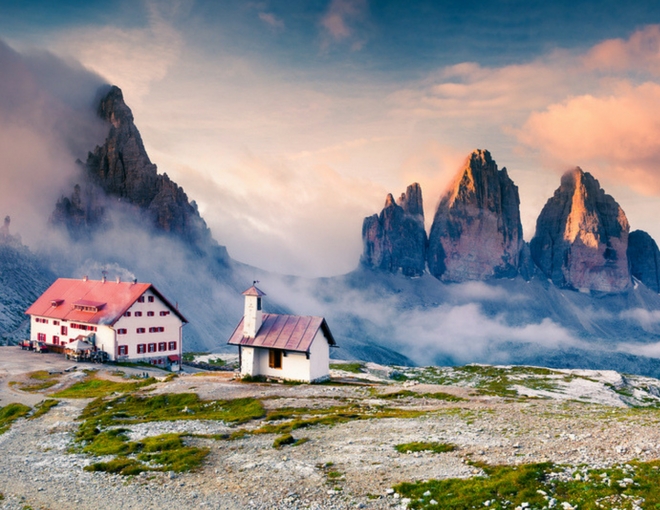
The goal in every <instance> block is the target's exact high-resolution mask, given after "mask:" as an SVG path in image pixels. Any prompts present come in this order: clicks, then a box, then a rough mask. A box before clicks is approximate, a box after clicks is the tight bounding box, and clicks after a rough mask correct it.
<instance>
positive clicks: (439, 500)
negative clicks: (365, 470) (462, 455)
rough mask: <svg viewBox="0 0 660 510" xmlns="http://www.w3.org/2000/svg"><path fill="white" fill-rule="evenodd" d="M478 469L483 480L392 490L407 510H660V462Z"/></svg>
mask: <svg viewBox="0 0 660 510" xmlns="http://www.w3.org/2000/svg"><path fill="white" fill-rule="evenodd" d="M476 465H477V466H478V467H480V468H481V469H482V470H483V471H484V473H485V476H477V477H474V478H468V479H448V480H429V481H425V482H416V483H402V484H399V485H397V486H395V487H394V489H395V490H396V491H397V492H398V493H399V494H401V495H402V496H403V497H407V498H410V499H411V503H410V505H409V508H413V509H417V508H433V509H452V510H464V509H465V510H467V509H472V508H485V507H488V508H492V509H496V510H502V509H505V508H506V509H512V508H515V507H520V506H521V505H522V504H523V503H527V506H528V507H529V508H563V507H564V505H563V504H564V503H568V504H570V505H571V507H573V508H579V509H584V510H596V509H614V508H619V509H624V508H625V509H632V508H640V507H641V508H649V509H652V508H660V461H658V460H656V461H652V462H635V461H633V462H630V463H628V464H625V465H620V466H615V467H612V468H609V469H587V468H586V467H581V468H574V467H571V466H557V465H554V464H551V463H539V464H527V465H521V466H488V465H485V464H476ZM432 501H434V502H435V503H434V504H432ZM633 503H634V505H633Z"/></svg>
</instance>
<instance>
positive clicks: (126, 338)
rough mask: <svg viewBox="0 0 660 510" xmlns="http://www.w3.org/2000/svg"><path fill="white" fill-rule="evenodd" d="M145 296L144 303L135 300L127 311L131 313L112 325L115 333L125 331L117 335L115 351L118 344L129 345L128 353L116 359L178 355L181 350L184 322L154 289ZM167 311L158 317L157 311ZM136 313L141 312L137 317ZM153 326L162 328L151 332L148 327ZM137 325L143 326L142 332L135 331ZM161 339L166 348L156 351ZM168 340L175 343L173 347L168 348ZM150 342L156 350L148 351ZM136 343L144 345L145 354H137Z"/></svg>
mask: <svg viewBox="0 0 660 510" xmlns="http://www.w3.org/2000/svg"><path fill="white" fill-rule="evenodd" d="M149 296H153V297H154V302H153V303H150V302H149ZM144 297H145V299H144V303H139V302H135V303H134V304H133V305H132V306H131V307H130V308H129V309H128V310H127V312H129V313H130V314H131V315H130V317H128V316H126V314H124V316H122V317H121V318H120V319H119V320H118V321H117V322H116V323H115V325H114V330H115V331H117V332H118V331H119V330H120V329H125V330H126V334H117V351H116V352H117V353H118V352H119V346H126V347H127V348H128V354H127V355H125V356H119V358H120V359H126V360H131V361H135V360H138V361H139V360H145V361H147V360H150V359H152V358H162V357H166V356H172V355H180V353H181V352H182V350H181V348H182V346H181V327H182V326H183V322H182V321H181V319H180V318H179V317H178V316H177V315H176V314H175V313H174V312H172V311H171V310H170V309H169V307H168V306H167V305H166V304H165V303H163V302H162V301H161V300H160V299H159V298H158V296H156V295H155V294H154V293H153V292H151V291H147V292H145V293H144ZM168 311H169V312H170V313H169V315H166V316H164V317H161V316H160V312H168ZM136 312H140V313H141V314H142V316H136V315H135V313H136ZM148 312H153V316H151V317H149V316H148V315H147V313H148ZM154 327H162V328H164V331H162V332H152V333H150V332H149V328H154ZM138 328H142V329H144V333H138V332H137V331H138ZM163 342H165V351H159V350H158V344H159V343H163ZM170 342H176V349H169V344H170ZM149 344H155V348H156V351H155V352H149ZM138 345H144V346H145V352H144V353H138Z"/></svg>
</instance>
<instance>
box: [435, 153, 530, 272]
mask: <svg viewBox="0 0 660 510" xmlns="http://www.w3.org/2000/svg"><path fill="white" fill-rule="evenodd" d="M522 243H523V236H522V224H521V222H520V199H519V197H518V187H517V186H516V185H515V184H513V181H512V180H511V179H510V178H509V176H508V174H507V171H506V168H503V169H502V170H498V169H497V164H496V163H495V161H494V160H493V159H492V158H491V155H490V153H489V152H488V151H487V150H475V151H473V152H472V153H471V154H470V156H469V157H468V158H467V160H466V162H465V165H464V166H463V168H462V169H461V170H460V171H459V172H458V174H457V176H456V178H455V179H454V181H453V182H452V184H451V185H450V186H449V188H448V189H447V190H446V191H445V193H444V194H443V195H442V197H441V199H440V204H439V205H438V209H437V211H436V213H435V217H434V219H433V225H432V227H431V233H430V235H429V248H428V265H429V271H430V272H431V274H433V275H434V276H435V277H436V278H439V279H441V280H443V281H450V282H462V281H467V280H484V279H487V278H491V277H503V276H514V275H516V274H517V272H518V263H519V257H520V251H521V248H522Z"/></svg>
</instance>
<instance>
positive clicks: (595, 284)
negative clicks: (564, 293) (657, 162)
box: [530, 168, 631, 292]
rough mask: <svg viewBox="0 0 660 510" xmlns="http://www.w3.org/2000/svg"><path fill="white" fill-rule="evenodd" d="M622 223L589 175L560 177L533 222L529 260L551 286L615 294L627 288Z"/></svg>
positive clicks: (609, 199)
mask: <svg viewBox="0 0 660 510" xmlns="http://www.w3.org/2000/svg"><path fill="white" fill-rule="evenodd" d="M629 228H630V227H629V225H628V220H627V219H626V215H625V213H624V212H623V210H622V209H621V207H619V204H617V203H616V201H615V200H614V199H613V198H612V197H611V196H610V195H607V194H605V192H604V191H603V189H602V188H601V187H600V184H599V183H598V181H597V180H596V179H594V178H593V177H592V176H591V174H589V173H585V172H583V171H582V169H580V168H575V169H574V170H571V171H569V172H566V173H565V174H564V175H563V177H562V178H561V185H560V186H559V188H558V189H557V190H556V191H555V193H554V196H553V197H552V198H550V199H549V200H548V202H547V203H546V204H545V207H544V208H543V210H542V211H541V214H540V216H539V218H538V220H537V222H536V234H535V235H534V238H533V239H532V240H531V242H530V249H531V252H532V258H533V259H534V262H535V263H536V265H537V266H538V267H539V268H540V269H541V271H542V272H543V273H544V274H545V276H547V277H548V278H549V279H551V280H552V281H553V282H554V283H555V284H556V285H558V286H561V287H568V288H574V289H579V290H595V291H601V292H618V291H622V290H625V289H627V288H628V287H629V286H630V284H631V279H630V272H629V269H628V257H627V254H626V251H627V248H628V231H629Z"/></svg>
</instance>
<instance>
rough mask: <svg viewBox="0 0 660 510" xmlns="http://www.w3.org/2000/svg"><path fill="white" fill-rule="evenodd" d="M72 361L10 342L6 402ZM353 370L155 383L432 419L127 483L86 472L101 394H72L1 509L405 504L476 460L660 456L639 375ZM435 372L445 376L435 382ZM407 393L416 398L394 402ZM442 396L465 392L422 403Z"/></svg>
mask: <svg viewBox="0 0 660 510" xmlns="http://www.w3.org/2000/svg"><path fill="white" fill-rule="evenodd" d="M70 367H71V363H70V362H65V361H64V360H63V359H62V358H59V357H57V356H56V355H48V354H47V355H36V354H32V353H26V352H22V351H20V350H19V349H18V348H15V347H6V348H0V407H2V406H6V405H7V404H8V403H10V402H23V403H26V404H28V405H30V406H33V405H35V403H36V401H37V400H40V399H43V398H45V397H46V395H45V394H44V393H43V392H42V393H27V392H23V391H20V390H18V389H17V385H16V384H14V385H9V382H11V381H21V380H22V379H21V378H22V377H23V378H24V377H25V376H24V373H25V372H30V371H33V370H37V369H43V368H46V369H47V370H51V371H58V370H63V369H64V368H70ZM79 368H83V367H79ZM84 368H92V366H91V365H90V366H88V367H84ZM95 368H98V367H95ZM347 368H348V366H347ZM114 370H116V367H103V368H101V371H100V372H99V374H100V376H101V377H108V378H117V376H116V375H112V371H114ZM122 370H123V371H129V372H130V369H124V368H122ZM353 370H354V371H355V372H356V373H351V372H348V371H341V370H333V375H334V377H335V380H336V381H339V382H344V383H346V382H352V383H353V384H336V385H299V386H294V385H283V384H278V383H242V382H239V381H234V380H231V379H230V378H231V374H226V373H221V374H219V375H218V374H209V375H199V374H197V375H193V374H182V375H181V376H179V377H178V378H175V379H173V380H171V381H169V382H160V383H158V384H156V385H154V386H150V387H148V388H146V389H145V390H144V391H145V392H146V393H147V394H153V393H173V392H174V393H178V392H189V391H193V392H196V393H198V394H199V395H200V397H201V398H203V399H221V400H226V399H232V398H239V397H246V396H251V397H256V398H258V399H260V400H261V401H262V402H263V404H264V406H265V407H266V408H267V409H281V408H289V407H305V408H317V409H318V408H324V407H328V406H334V405H338V404H339V403H341V404H351V403H355V404H359V405H361V406H363V407H365V406H366V407H368V406H373V407H374V408H379V406H388V407H389V408H392V409H397V410H401V411H410V410H415V411H423V413H421V415H420V416H417V417H415V418H383V419H362V420H352V421H348V422H347V423H338V424H335V425H332V426H329V425H316V426H312V427H308V428H304V429H298V430H295V431H294V432H293V435H294V437H295V438H296V439H301V438H307V439H308V441H307V442H305V443H304V444H300V445H299V446H284V447H281V448H279V449H276V448H273V441H274V438H275V435H273V434H260V435H247V436H245V437H243V438H240V439H235V440H231V441H227V440H214V439H207V438H201V437H196V438H189V439H188V440H187V441H188V442H189V443H190V444H194V445H198V446H205V447H208V448H210V454H209V456H208V457H207V458H206V460H205V461H204V464H203V466H202V468H201V469H199V470H198V471H196V472H191V473H182V474H174V473H153V472H149V473H142V474H141V475H138V476H130V477H124V476H120V475H114V474H107V473H102V472H87V471H84V470H83V467H84V466H86V465H88V464H90V463H92V462H94V461H98V458H94V457H92V456H90V455H86V454H78V453H70V452H69V450H70V448H71V446H72V444H73V438H74V434H75V432H76V430H77V428H78V426H79V422H78V421H76V418H77V417H78V415H79V414H80V412H81V411H82V409H83V408H84V407H85V406H86V405H87V404H88V402H89V399H62V400H61V401H60V403H59V404H58V405H57V406H56V407H54V408H53V409H51V410H50V411H49V412H48V413H47V414H45V415H44V416H41V417H39V418H37V419H34V420H27V419H20V420H18V421H16V422H15V423H14V424H13V425H12V426H11V428H10V429H9V430H8V431H7V432H6V433H4V434H3V435H0V452H1V459H2V460H1V461H0V493H1V494H2V497H3V499H1V500H0V508H6V509H24V508H27V507H30V508H47V509H61V508H66V509H70V508H81V509H88V508H89V509H92V508H93V509H95V510H97V509H105V508H107V509H116V508H127V509H128V508H131V509H147V508H196V507H200V508H223V509H224V508H226V509H234V508H236V509H244V508H264V509H266V508H287V509H288V508H291V509H294V508H312V509H344V508H391V507H399V508H403V507H405V506H406V501H404V500H403V499H402V498H399V497H398V494H396V493H393V491H392V490H391V488H392V487H393V485H395V484H397V483H399V482H402V481H415V480H426V479H432V478H437V479H443V478H456V477H457V478H465V477H472V476H475V475H478V474H481V473H482V472H481V470H480V469H479V468H477V467H474V466H473V465H471V464H470V461H482V462H485V463H487V464H523V463H533V462H539V461H546V460H548V461H552V462H555V463H558V464H566V465H570V466H578V465H580V464H586V465H587V466H593V467H608V466H612V465H615V464H621V463H625V462H629V461H631V460H633V459H639V460H651V459H656V458H660V428H658V426H657V424H658V422H659V421H660V412H658V411H657V410H656V408H655V403H656V400H657V397H654V394H655V393H657V387H658V386H660V381H656V380H653V379H648V378H638V379H630V378H628V379H626V378H622V377H621V376H619V375H618V374H615V373H611V372H603V373H598V372H568V371H566V372H563V371H562V372H559V371H552V372H548V373H545V372H544V373H542V374H539V373H532V375H533V377H532V375H530V374H527V373H523V372H516V373H513V372H509V371H508V370H509V369H499V370H500V371H499V372H498V374H500V376H499V377H501V374H502V373H507V374H509V375H508V376H507V377H508V379H506V381H505V383H506V384H502V385H500V386H498V387H495V386H493V385H492V384H491V383H492V380H491V379H487V378H488V377H490V378H492V377H495V376H494V375H493V373H492V372H489V370H490V369H484V370H485V371H475V370H471V371H469V376H468V375H466V372H457V371H451V369H447V370H445V371H442V370H438V369H434V370H432V371H424V370H425V369H400V370H402V371H400V372H395V373H394V374H393V370H392V369H390V368H387V367H378V366H375V365H366V366H361V367H357V368H356V367H353ZM135 371H136V372H142V371H144V370H143V369H135ZM477 372H478V374H479V376H478V377H475V376H474V375H475V373H477ZM154 373H155V372H154ZM80 374H81V372H80V371H79V370H75V371H71V372H67V373H64V374H62V379H61V382H60V383H58V384H60V387H61V386H66V385H69V384H71V383H72V382H73V381H75V380H79V379H80V377H81V375H80ZM393 375H394V376H397V378H399V379H406V380H405V381H404V382H395V381H393V380H392V379H390V377H392V376H393ZM434 378H435V379H437V380H442V381H443V382H444V383H445V384H430V383H429V382H428V381H429V380H432V379H434ZM448 379H452V381H450V384H446V383H447V380H448ZM418 381H423V382H422V383H419V382H418ZM424 381H425V382H424ZM655 385H658V386H655ZM511 388H514V389H513V390H511ZM52 391H54V388H50V389H48V390H47V392H52ZM398 391H410V392H414V395H413V396H410V395H409V394H408V393H404V394H402V396H401V398H397V399H386V398H383V396H386V394H387V393H392V392H398ZM436 392H445V393H449V394H451V395H455V396H459V397H462V399H463V400H459V401H446V400H439V399H436V398H430V397H421V398H420V397H418V398H416V396H418V395H421V394H427V395H428V394H433V393H436ZM498 392H499V393H500V394H499V395H498ZM524 394H526V395H524ZM640 406H646V407H640ZM260 424H262V421H261V420H257V421H255V422H250V423H248V424H245V425H241V426H240V427H242V428H246V429H248V430H250V429H254V428H255V427H257V426H259V425H260ZM236 428H239V426H230V425H228V424H225V423H222V422H215V421H199V420H185V421H184V420H179V421H163V422H152V423H142V424H138V425H135V426H133V427H131V431H130V437H131V439H132V440H139V439H141V438H144V437H148V436H154V435H158V434H162V433H165V432H189V433H194V434H221V433H227V432H231V431H232V430H235V429H236ZM412 441H433V442H441V443H450V444H453V445H456V447H457V448H456V450H454V451H451V452H447V453H430V452H418V453H399V452H398V451H397V450H396V449H395V448H394V447H395V445H397V444H402V443H408V442H412Z"/></svg>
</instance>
